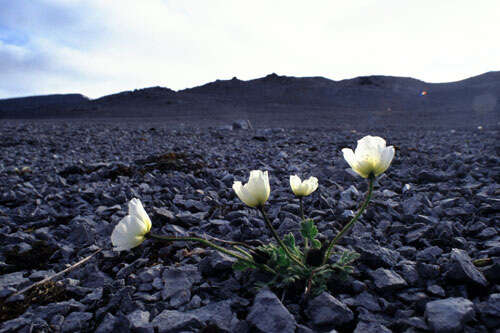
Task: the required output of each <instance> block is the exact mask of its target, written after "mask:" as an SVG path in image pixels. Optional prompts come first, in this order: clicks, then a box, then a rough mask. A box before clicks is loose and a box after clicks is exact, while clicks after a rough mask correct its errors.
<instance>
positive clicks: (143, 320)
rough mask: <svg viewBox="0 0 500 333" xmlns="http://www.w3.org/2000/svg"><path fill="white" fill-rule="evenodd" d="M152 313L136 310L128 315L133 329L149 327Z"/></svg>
mask: <svg viewBox="0 0 500 333" xmlns="http://www.w3.org/2000/svg"><path fill="white" fill-rule="evenodd" d="M149 317H150V313H149V312H148V311H142V310H135V311H134V312H131V313H129V314H128V315H127V319H128V321H129V323H130V327H131V328H132V329H137V328H143V327H149V326H150V325H149Z"/></svg>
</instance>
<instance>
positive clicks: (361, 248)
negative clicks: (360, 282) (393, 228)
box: [356, 241, 401, 268]
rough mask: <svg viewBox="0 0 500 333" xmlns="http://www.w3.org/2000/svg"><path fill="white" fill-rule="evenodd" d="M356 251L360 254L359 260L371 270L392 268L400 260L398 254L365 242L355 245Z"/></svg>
mask: <svg viewBox="0 0 500 333" xmlns="http://www.w3.org/2000/svg"><path fill="white" fill-rule="evenodd" d="M356 251H357V252H359V254H361V258H360V259H359V260H360V261H362V262H363V263H365V264H367V265H368V266H370V267H372V268H376V267H381V266H382V267H387V268H389V267H393V266H395V265H396V264H397V263H398V261H399V260H400V258H401V255H400V254H399V252H397V251H394V250H391V249H388V248H385V247H382V246H379V245H376V244H373V243H369V242H366V241H363V242H361V243H360V244H356Z"/></svg>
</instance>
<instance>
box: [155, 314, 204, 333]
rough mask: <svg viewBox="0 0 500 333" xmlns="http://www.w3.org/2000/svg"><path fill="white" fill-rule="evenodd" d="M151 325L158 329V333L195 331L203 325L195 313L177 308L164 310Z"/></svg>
mask: <svg viewBox="0 0 500 333" xmlns="http://www.w3.org/2000/svg"><path fill="white" fill-rule="evenodd" d="M151 325H152V326H153V327H154V328H155V329H157V330H158V333H173V332H182V331H188V330H191V331H193V330H199V329H200V328H202V327H203V324H202V322H201V321H200V320H199V319H198V318H196V316H195V315H193V314H190V313H183V312H180V311H176V310H164V311H162V312H161V313H160V314H159V315H157V316H156V317H155V318H154V319H153V321H151Z"/></svg>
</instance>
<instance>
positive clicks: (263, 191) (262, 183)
mask: <svg viewBox="0 0 500 333" xmlns="http://www.w3.org/2000/svg"><path fill="white" fill-rule="evenodd" d="M233 190H234V192H235V193H236V195H237V196H238V198H240V200H241V201H243V202H244V203H245V204H246V205H247V206H250V207H258V206H262V205H264V203H265V202H266V201H267V199H268V198H269V194H270V193H271V188H270V186H269V176H268V174H267V171H264V172H262V171H261V170H252V171H250V177H249V178H248V182H247V183H246V184H245V185H242V184H241V182H239V181H237V182H234V184H233Z"/></svg>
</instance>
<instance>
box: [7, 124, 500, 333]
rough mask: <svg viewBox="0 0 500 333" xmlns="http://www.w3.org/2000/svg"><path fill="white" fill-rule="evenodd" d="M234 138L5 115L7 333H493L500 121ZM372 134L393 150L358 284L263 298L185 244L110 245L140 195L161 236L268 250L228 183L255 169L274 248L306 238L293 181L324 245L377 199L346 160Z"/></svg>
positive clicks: (252, 277)
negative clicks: (307, 186) (266, 189)
mask: <svg viewBox="0 0 500 333" xmlns="http://www.w3.org/2000/svg"><path fill="white" fill-rule="evenodd" d="M236 125H237V126H232V125H231V124H230V123H229V125H228V126H223V127H213V128H198V129H196V128H189V127H176V126H175V125H174V124H172V123H169V122H168V121H157V122H155V121H152V120H151V121H148V122H146V121H137V122H135V123H132V122H125V121H120V120H119V119H116V120H103V121H88V120H71V121H35V120H26V121H8V120H3V121H2V122H1V123H0V131H1V132H0V156H1V158H0V244H1V247H0V332H17V331H19V332H59V331H62V332H89V331H97V332H160V333H161V332H266V333H272V332H301V333H306V332H356V333H364V332H407V333H411V332H433V331H435V332H462V331H463V332H499V328H500V284H499V283H500V233H499V221H500V163H499V162H500V159H499V153H500V142H499V140H498V138H499V131H498V126H496V125H494V124H493V126H487V125H488V124H484V125H485V126H484V128H482V129H478V128H477V127H476V126H470V127H468V128H466V127H464V126H462V127H460V128H451V127H446V128H439V127H434V128H433V127H430V126H428V127H415V128H411V129H408V128H407V127H398V126H396V125H394V124H393V125H394V126H384V127H380V128H376V127H373V128H369V127H364V128H357V127H354V126H349V127H343V126H342V124H340V123H336V124H333V125H332V128H325V127H324V126H321V127H318V128H304V129H300V128H295V129H294V128H280V127H279V126H276V127H273V128H265V126H261V127H260V128H247V126H246V125H245V123H244V122H243V123H241V122H240V123H237V124H236ZM273 126H274V125H273ZM495 126H496V127H495ZM365 135H377V136H381V137H383V138H385V139H386V141H387V144H388V145H394V146H395V147H396V155H395V158H394V160H393V163H392V165H391V166H390V168H389V169H388V170H387V171H386V172H385V174H383V175H382V176H381V177H379V178H378V180H377V182H376V184H375V189H374V196H373V199H372V201H371V203H370V205H369V206H368V209H367V210H366V211H365V213H364V214H363V215H362V217H361V218H360V220H359V221H358V222H357V224H356V225H355V226H354V228H353V229H352V230H351V232H350V233H349V234H348V235H347V236H346V237H344V238H342V241H341V242H340V246H338V247H337V250H342V249H350V250H354V251H357V252H358V253H359V254H360V255H361V256H360V258H359V259H358V260H357V261H356V262H355V263H354V267H355V270H354V273H353V274H352V275H351V276H350V278H349V279H347V280H340V279H331V281H329V283H328V290H327V291H325V292H323V293H321V294H320V295H319V296H316V297H311V298H309V299H307V300H304V299H303V298H302V297H301V296H302V290H296V289H293V288H291V289H288V290H269V289H266V288H261V289H258V288H256V283H257V282H262V281H266V278H267V277H266V276H265V275H264V274H262V273H256V272H253V271H246V272H234V271H233V270H232V264H233V263H234V260H233V259H232V258H231V257H228V256H226V255H221V254H219V253H217V252H215V251H214V250H212V249H210V248H206V247H203V246H199V245H196V244H193V243H161V242H158V241H154V240H146V241H145V242H144V243H143V244H141V245H140V246H138V247H136V248H134V249H133V250H131V251H128V252H120V253H118V252H113V251H112V250H111V242H110V235H111V232H112V230H113V228H114V227H115V225H116V224H117V223H118V222H119V221H120V220H121V219H122V218H123V217H124V216H125V215H126V214H127V203H128V201H129V200H130V199H132V198H139V199H140V200H141V201H142V202H143V204H144V207H145V209H146V211H147V212H148V214H149V216H150V217H151V219H152V223H153V231H154V232H155V233H157V234H165V235H178V236H187V235H198V236H201V237H203V236H205V235H206V237H209V236H212V237H217V238H221V239H225V240H233V241H244V242H250V243H252V242H256V241H262V242H264V243H267V242H271V241H273V239H272V237H271V234H270V233H269V231H268V230H267V229H266V227H265V224H264V222H263V220H262V218H261V216H260V215H259V214H258V212H257V211H255V210H253V209H250V208H248V207H246V206H245V205H244V204H243V203H242V202H241V201H240V200H239V199H238V198H237V197H236V195H235V193H234V192H233V190H232V188H231V186H232V184H233V182H234V181H235V180H240V181H243V182H246V180H247V179H248V174H249V172H250V170H254V169H260V170H267V171H269V177H270V183H271V196H270V198H269V200H268V202H267V203H266V209H267V211H268V214H269V216H270V218H271V220H272V221H273V225H274V227H275V228H276V229H277V230H278V233H279V234H280V235H281V236H283V235H285V234H286V233H288V232H293V233H294V234H296V235H297V234H298V232H299V228H300V225H299V223H300V217H299V203H298V200H297V199H295V198H294V196H293V194H292V192H291V190H290V187H289V176H290V175H293V174H297V175H299V176H301V177H309V176H315V177H317V178H318V180H319V188H318V190H317V191H316V192H314V193H313V194H312V195H311V196H308V197H306V198H305V200H304V204H305V211H306V215H307V216H309V217H311V218H313V219H314V220H315V222H316V226H317V227H318V229H319V231H320V239H321V240H326V239H328V240H329V239H332V238H333V237H334V236H335V235H336V234H337V232H338V231H339V230H340V229H341V228H342V226H343V225H345V223H346V222H347V221H349V219H350V217H352V216H353V214H354V212H356V210H357V208H358V207H359V205H360V203H361V202H362V200H363V198H364V193H365V191H366V189H367V183H366V180H365V179H362V178H360V177H358V176H355V175H353V174H352V173H350V172H349V170H348V165H347V163H346V162H345V160H344V159H343V156H342V153H341V149H342V148H344V147H349V148H355V147H356V141H357V140H359V139H360V138H362V137H364V136H365ZM297 239H299V238H298V237H297ZM99 250H100V252H98V253H97V254H95V255H94V256H93V257H92V258H90V259H89V260H88V261H87V262H85V263H83V264H81V265H80V266H78V267H76V268H73V269H71V270H70V271H68V272H67V273H65V274H62V275H61V276H59V277H58V278H55V279H52V280H50V281H49V282H46V283H43V284H40V285H38V286H36V287H34V288H32V289H30V290H28V291H26V292H24V293H22V294H18V293H16V292H17V291H20V290H21V289H23V288H25V287H27V286H30V285H31V284H33V283H36V282H39V281H41V280H43V279H44V278H46V277H49V276H52V275H53V274H55V273H57V272H60V271H63V270H64V269H66V268H68V267H70V266H71V265H73V264H75V263H77V262H78V261H80V260H82V259H84V258H86V257H87V256H89V255H92V254H93V253H95V252H97V251H99Z"/></svg>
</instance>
